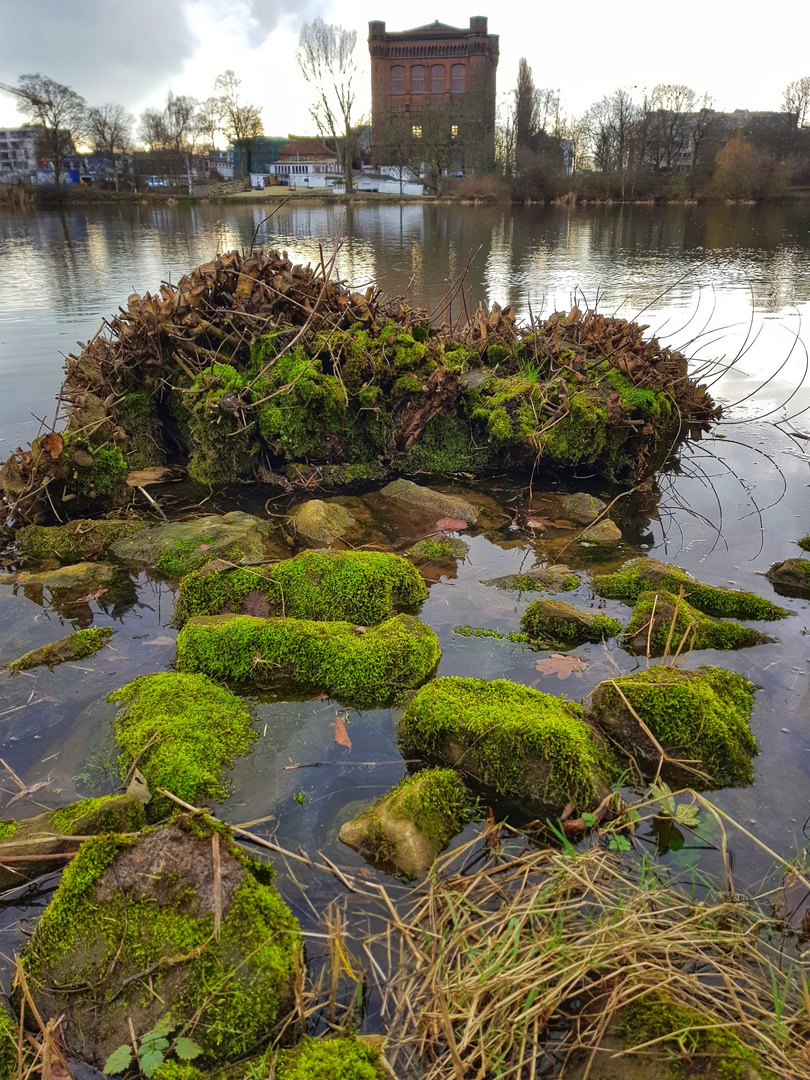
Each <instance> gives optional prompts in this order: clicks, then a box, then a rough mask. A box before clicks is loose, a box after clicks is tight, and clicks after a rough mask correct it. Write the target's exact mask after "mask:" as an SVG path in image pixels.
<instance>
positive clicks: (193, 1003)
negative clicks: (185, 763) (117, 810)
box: [21, 816, 301, 1068]
mask: <svg viewBox="0 0 810 1080" xmlns="http://www.w3.org/2000/svg"><path fill="white" fill-rule="evenodd" d="M215 852H216V855H215ZM216 856H218V862H219V873H218V874H216V875H215V872H214V860H215V857H216ZM271 875H272V871H271V870H270V868H269V867H267V866H265V865H261V864H257V863H255V862H254V861H252V860H248V859H247V858H246V857H245V856H244V855H243V854H242V853H241V851H240V850H239V848H237V847H236V845H235V844H234V843H233V842H232V840H231V838H230V831H229V830H228V828H227V826H224V825H221V824H219V823H217V824H215V823H213V822H211V820H210V819H207V818H203V817H200V816H197V817H194V818H183V819H180V820H179V821H177V822H175V823H173V824H171V825H169V826H167V827H164V828H161V829H156V830H151V831H148V832H146V833H144V834H142V835H141V836H139V837H137V838H136V837H130V838H124V837H121V836H117V835H114V834H111V835H105V836H99V837H97V838H95V839H93V840H89V841H87V842H86V843H84V844H83V845H82V847H81V848H80V849H79V852H78V853H77V855H76V857H75V858H74V859H73V861H72V862H71V863H70V865H69V866H68V867H67V868H66V870H65V873H64V875H63V877H62V881H61V884H60V885H59V888H58V889H57V891H56V893H55V894H54V897H53V900H52V901H51V903H50V904H49V905H48V907H47V908H46V909H45V911H44V913H43V914H42V916H41V917H40V920H39V922H38V924H37V927H36V930H35V931H34V934H33V936H32V937H31V938H30V939H29V941H28V942H27V943H26V945H25V948H24V950H23V953H22V956H21V963H22V965H23V968H24V970H25V972H26V974H27V976H28V979H29V986H30V988H31V992H32V995H33V999H34V1002H35V1004H36V1006H37V1009H38V1010H39V1013H40V1015H41V1016H42V1018H43V1019H44V1020H46V1021H47V1020H49V1019H51V1018H55V1017H58V1016H64V1017H65V1019H66V1023H65V1027H64V1031H65V1039H66V1049H67V1051H68V1053H69V1055H71V1056H76V1057H80V1058H81V1059H83V1060H84V1061H88V1062H90V1063H91V1064H93V1065H95V1066H96V1067H97V1068H102V1067H103V1065H104V1062H105V1061H106V1059H107V1057H108V1056H109V1054H110V1053H112V1051H114V1050H116V1049H117V1048H118V1047H119V1046H121V1045H124V1044H129V1043H130V1041H131V1039H130V1027H129V1025H130V1023H131V1025H132V1030H133V1031H134V1032H135V1036H136V1038H137V1037H140V1036H142V1035H144V1034H146V1032H148V1031H150V1030H152V1029H153V1027H154V1025H155V1023H156V1022H157V1021H159V1020H160V1019H162V1018H164V1017H166V1016H171V1018H172V1021H173V1022H174V1023H175V1024H178V1025H181V1024H182V1025H187V1026H186V1027H184V1034H186V1035H187V1036H188V1037H190V1038H193V1039H195V1040H196V1041H197V1042H198V1043H199V1044H200V1045H201V1046H202V1047H203V1050H204V1052H205V1059H204V1060H205V1063H206V1064H208V1065H213V1064H217V1063H220V1062H224V1061H227V1060H229V1059H231V1058H233V1057H235V1056H238V1055H240V1054H244V1053H245V1052H246V1051H248V1050H250V1049H251V1048H252V1047H253V1046H254V1045H255V1044H256V1043H257V1042H258V1041H259V1040H261V1039H262V1038H263V1037H264V1036H266V1035H267V1034H269V1032H270V1031H271V1030H272V1028H273V1026H274V1024H275V1023H276V1022H277V1021H278V1020H279V1019H280V1018H281V1017H282V1016H284V1015H285V1013H286V1011H287V1009H288V1008H289V1007H290V1005H291V1003H292V982H293V977H294V972H295V970H296V968H297V964H300V963H301V941H300V936H299V931H298V924H297V922H296V920H295V919H294V918H293V916H292V914H291V912H290V911H289V909H288V908H287V906H286V905H285V904H284V902H283V901H282V900H281V897H280V896H279V894H278V892H277V891H276V889H275V888H274V887H273V886H272V885H271V884H270V880H271ZM217 910H220V911H221V928H220V929H219V934H218V935H217V933H216V927H215V919H216V914H215V913H216V912H217Z"/></svg>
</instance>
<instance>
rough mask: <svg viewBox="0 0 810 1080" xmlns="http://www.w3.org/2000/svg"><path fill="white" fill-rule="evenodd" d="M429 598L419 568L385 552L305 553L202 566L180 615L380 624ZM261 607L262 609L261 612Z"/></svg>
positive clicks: (182, 598)
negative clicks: (258, 563) (265, 561)
mask: <svg viewBox="0 0 810 1080" xmlns="http://www.w3.org/2000/svg"><path fill="white" fill-rule="evenodd" d="M426 596H427V589H426V587H425V583H424V581H423V580H422V578H421V576H420V574H419V573H418V571H417V570H416V569H415V568H414V567H413V566H412V565H411V563H409V562H408V560H407V559H403V558H402V557H401V556H399V555H391V554H388V553H387V552H381V551H330V552H323V551H304V552H302V553H301V554H300V555H296V557H295V558H294V559H284V560H282V561H281V562H278V563H275V564H273V565H272V566H267V567H262V568H261V569H258V568H253V567H246V568H244V569H242V568H234V569H228V570H199V571H197V572H196V573H192V574H189V575H187V576H186V577H184V578H183V580H182V581H181V582H180V594H179V597H178V601H177V609H176V610H177V618H178V620H179V621H181V622H182V621H184V620H186V619H189V618H194V617H195V616H197V615H219V614H222V613H223V612H224V613H227V612H241V611H242V610H244V609H245V607H246V606H247V607H248V608H250V605H251V604H253V611H252V612H251V613H252V614H262V615H268V616H270V615H284V616H287V617H291V618H299V619H337V620H346V621H347V622H354V623H360V624H361V625H363V626H375V625H376V624H377V623H380V622H382V621H383V620H384V619H387V618H390V616H392V615H394V614H395V613H396V612H398V611H402V610H412V609H414V608H415V607H416V606H417V605H418V604H420V603H421V602H422V601H423V600H424V599H425V597H426ZM256 605H259V606H260V607H261V611H259V610H257V607H256Z"/></svg>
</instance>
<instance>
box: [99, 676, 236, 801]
mask: <svg viewBox="0 0 810 1080" xmlns="http://www.w3.org/2000/svg"><path fill="white" fill-rule="evenodd" d="M109 700H110V701H114V702H116V703H117V704H118V705H120V710H119V713H118V717H117V719H116V721H115V742H116V745H117V746H119V747H120V748H121V756H120V758H119V762H118V765H119V771H120V774H121V776H122V778H123V777H125V776H126V775H127V774H128V772H129V771H130V769H131V767H132V764H133V762H135V761H136V760H137V765H138V768H139V769H140V771H141V772H142V773H143V776H144V778H145V779H146V782H147V784H148V785H149V789H150V791H151V792H152V801H151V802H150V803H149V806H148V815H149V818H150V820H152V821H156V820H158V819H159V818H161V817H162V816H165V814H167V813H168V812H170V811H171V810H172V809H173V808H174V806H175V804H173V803H172V802H170V800H168V799H166V798H165V797H164V796H161V795H160V794H159V791H160V790H161V789H163V790H166V791H170V792H171V793H172V794H173V795H176V796H177V797H178V798H180V799H183V800H184V801H185V802H187V803H190V804H191V805H192V806H201V805H203V804H205V803H206V801H208V800H211V799H216V800H221V799H224V798H226V797H227V795H228V794H229V785H228V781H227V779H226V777H225V773H224V770H225V769H226V768H232V767H233V762H234V759H235V758H237V757H239V756H241V755H243V754H247V753H248V752H249V750H250V747H251V743H252V742H253V740H254V739H255V738H256V733H255V731H254V730H253V725H252V723H251V716H250V713H249V712H248V710H247V709H246V708H245V705H244V702H243V701H242V699H241V698H238V697H237V696H236V695H235V694H232V693H231V692H230V690H226V689H225V687H223V686H217V684H216V683H214V682H212V681H211V680H210V679H208V678H206V676H205V675H200V674H188V673H185V672H172V671H163V672H157V673H156V674H154V675H142V676H141V677H140V678H139V679H135V680H134V681H133V682H131V683H127V685H126V686H123V687H121V689H120V690H116V691H115V692H114V693H112V694H110V696H109Z"/></svg>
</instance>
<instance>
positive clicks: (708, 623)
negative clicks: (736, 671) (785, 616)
mask: <svg viewBox="0 0 810 1080" xmlns="http://www.w3.org/2000/svg"><path fill="white" fill-rule="evenodd" d="M676 607H677V611H678V613H677V616H676V614H675V609H676ZM673 619H674V620H675V624H674V629H673ZM651 621H652V629H650V622H651ZM620 629H621V627H620ZM670 631H672V633H671V636H670ZM684 638H685V640H684ZM667 641H669V643H670V650H671V651H672V652H673V653H675V652H677V651H678V647H679V646H680V644H681V642H682V641H684V648H689V647H691V648H694V649H746V648H750V647H751V646H753V645H762V644H765V643H768V642H772V641H774V638H772V637H768V636H767V635H765V634H760V633H759V632H758V631H757V630H752V629H751V628H750V627H748V626H742V625H741V624H740V623H735V622H730V621H728V620H719V619H712V618H711V617H710V616H708V615H704V614H703V612H702V611H698V610H697V608H694V607H692V605H691V604H689V603H687V601H686V600H681V602H680V604H678V597H677V596H675V594H674V593H670V592H665V591H664V590H663V589H659V590H658V591H657V592H643V593H641V594H640V595H639V598H638V600H637V601H636V606H635V607H634V608H633V617H632V619H631V620H630V622H629V623H628V626H627V629H626V630H625V637H624V645H625V648H628V649H630V650H631V651H633V652H642V653H646V651H647V647H648V644H649V653H650V656H662V655H663V653H664V650H665V649H666V645H667Z"/></svg>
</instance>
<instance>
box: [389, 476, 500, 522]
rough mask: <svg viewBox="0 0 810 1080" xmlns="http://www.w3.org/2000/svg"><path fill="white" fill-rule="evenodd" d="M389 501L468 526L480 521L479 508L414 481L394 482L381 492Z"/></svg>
mask: <svg viewBox="0 0 810 1080" xmlns="http://www.w3.org/2000/svg"><path fill="white" fill-rule="evenodd" d="M380 494H381V495H384V496H385V498H387V499H396V500H397V502H403V503H405V504H406V505H408V506H415V507H417V508H418V509H419V510H422V511H424V512H425V513H428V514H435V515H436V517H437V518H443V517H448V518H457V519H459V520H460V521H465V522H466V523H467V524H468V525H474V524H475V523H476V521H478V514H479V511H478V508H477V507H476V506H473V505H472V503H469V502H467V500H466V499H462V498H461V497H460V496H458V495H445V494H443V493H442V492H441V491H434V490H433V489H432V488H429V487H423V486H422V485H420V484H415V483H414V482H413V481H412V480H402V479H399V480H394V481H392V483H390V484H387V485H386V486H385V487H384V488H382V489H381V490H380Z"/></svg>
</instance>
